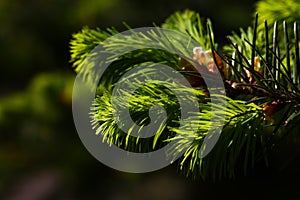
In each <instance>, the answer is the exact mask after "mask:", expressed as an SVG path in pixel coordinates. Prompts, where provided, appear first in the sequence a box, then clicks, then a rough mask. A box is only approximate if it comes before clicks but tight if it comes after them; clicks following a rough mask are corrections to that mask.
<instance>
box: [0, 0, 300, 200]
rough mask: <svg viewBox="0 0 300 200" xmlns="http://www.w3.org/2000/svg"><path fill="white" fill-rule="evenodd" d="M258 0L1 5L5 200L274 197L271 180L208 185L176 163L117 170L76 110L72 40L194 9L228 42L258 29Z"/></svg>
mask: <svg viewBox="0 0 300 200" xmlns="http://www.w3.org/2000/svg"><path fill="white" fill-rule="evenodd" d="M254 2H255V1H254V0H245V1H238V0H223V1H218V0H209V1H208V0H197V1H196V0H185V1H179V0H178V1H171V0H163V1H162V0H152V1H149V0H145V1H140V0H43V1H40V0H27V1H22V0H10V1H7V0H0V21H1V26H0V59H1V60H0V66H1V73H0V84H1V87H0V199H5V200H27V199H28V200H38V199H61V200H65V199H72V200H73V199H75V200H77V199H105V200H106V199H107V200H119V199H120V200H123V199H124V200H127V199H217V198H219V197H220V196H221V197H223V198H225V199H227V198H231V199H234V198H239V199H252V198H256V195H258V194H261V197H265V198H266V199H268V197H270V195H271V194H272V192H271V191H272V190H268V189H266V186H265V184H269V183H270V182H264V180H261V181H257V180H256V179H255V180H252V179H251V178H248V179H247V181H245V180H243V181H242V182H243V184H244V185H242V186H240V187H237V185H238V184H236V183H237V182H236V181H224V182H219V183H207V182H205V183H204V182H202V181H201V180H192V179H188V178H185V177H184V176H183V175H180V174H179V173H177V169H176V164H174V165H172V166H169V167H167V168H165V169H162V170H160V171H157V172H153V173H147V174H127V173H122V172H118V171H115V170H113V169H110V168H108V167H106V166H104V165H103V164H102V163H100V162H98V161H97V160H96V159H94V158H93V157H92V156H91V155H90V154H89V153H88V152H87V150H86V149H85V148H84V146H83V145H82V143H81V141H80V139H79V137H78V135H77V132H76V130H75V128H74V124H73V119H72V112H71V94H72V86H73V85H72V84H73V80H74V77H75V73H74V72H73V70H72V68H71V64H70V63H69V59H70V55H69V41H70V39H71V37H72V34H73V33H76V32H78V31H79V30H80V29H81V28H82V27H83V26H90V27H100V28H107V27H111V26H114V27H116V28H117V29H118V30H120V31H122V30H125V28H124V26H123V25H122V22H126V23H127V24H129V25H130V26H131V27H134V28H136V27H144V26H152V25H153V22H155V24H161V23H162V22H163V21H164V20H165V19H166V18H167V17H168V16H169V15H170V14H172V13H174V12H175V11H177V10H184V9H191V10H195V11H197V12H199V13H200V15H201V16H203V17H209V18H210V19H211V20H212V22H213V26H214V32H215V34H216V40H217V42H218V43H221V44H222V43H225V41H226V39H225V36H226V35H228V34H230V33H231V32H232V31H238V29H239V28H240V27H244V28H245V27H247V26H248V25H251V23H252V19H253V17H252V16H253V13H254ZM263 177H264V176H263ZM262 179H263V178H262ZM279 187H280V186H274V188H273V189H275V190H276V189H279ZM290 187H291V188H293V187H295V186H294V185H292V184H291V186H290ZM280 189H282V188H280ZM295 190H296V188H295ZM253 191H256V192H253ZM281 191H282V192H280V193H279V197H280V194H281V195H282V196H283V197H284V195H285V193H286V192H288V191H286V190H284V189H283V190H281ZM277 197H278V195H277ZM259 199H260V198H259Z"/></svg>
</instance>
